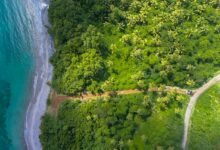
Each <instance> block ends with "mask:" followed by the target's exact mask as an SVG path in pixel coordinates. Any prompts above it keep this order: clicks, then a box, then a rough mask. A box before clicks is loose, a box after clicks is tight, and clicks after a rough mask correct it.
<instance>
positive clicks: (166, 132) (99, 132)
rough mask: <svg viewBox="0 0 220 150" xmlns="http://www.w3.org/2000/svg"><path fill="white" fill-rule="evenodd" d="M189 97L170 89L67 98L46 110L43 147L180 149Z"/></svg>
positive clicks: (54, 148) (50, 149) (56, 149)
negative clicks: (55, 110)
mask: <svg viewBox="0 0 220 150" xmlns="http://www.w3.org/2000/svg"><path fill="white" fill-rule="evenodd" d="M187 102H188V97H187V96H185V95H180V94H176V93H173V92H168V93H166V92H161V93H148V95H145V94H132V95H123V96H122V95H121V96H119V95H118V96H115V97H110V98H100V99H96V100H91V101H87V102H80V101H65V102H64V103H62V104H61V106H60V108H59V111H58V115H57V117H54V116H51V115H49V114H46V115H45V116H44V118H43V122H42V125H41V130H42V132H43V134H42V135H41V136H40V139H41V142H42V144H43V149H47V150H58V149H87V148H90V149H102V150H104V149H106V150H108V149H156V148H165V149H167V148H170V149H179V148H180V143H181V138H182V128H183V116H184V112H185V107H186V104H187Z"/></svg>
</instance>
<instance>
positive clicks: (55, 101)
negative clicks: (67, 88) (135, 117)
mask: <svg viewBox="0 0 220 150" xmlns="http://www.w3.org/2000/svg"><path fill="white" fill-rule="evenodd" d="M148 91H151V92H159V91H167V92H169V91H170V92H171V91H173V92H175V93H179V94H186V93H187V90H186V89H180V88H178V87H170V86H166V87H164V89H160V88H156V87H155V88H150V89H148ZM143 92H144V91H143V90H137V89H133V90H132V89H130V90H121V91H116V93H117V95H127V94H137V93H143ZM193 93H194V91H193ZM110 94H111V92H105V93H102V94H82V95H80V96H66V95H57V94H56V92H52V93H51V95H50V97H51V106H52V107H51V108H52V112H56V110H57V108H58V106H59V104H60V103H61V102H62V101H64V100H75V99H80V100H81V101H88V100H91V99H96V98H99V97H108V96H109V95H110Z"/></svg>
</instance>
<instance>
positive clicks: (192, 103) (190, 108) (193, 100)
mask: <svg viewBox="0 0 220 150" xmlns="http://www.w3.org/2000/svg"><path fill="white" fill-rule="evenodd" d="M218 81H220V74H219V75H217V76H215V77H214V78H212V79H211V80H210V81H209V82H207V83H206V84H204V85H203V86H202V87H200V88H199V89H197V90H196V92H195V94H194V95H193V96H192V97H191V98H190V102H189V104H188V106H187V109H186V113H185V119H184V132H183V139H182V149H183V150H185V149H186V144H187V135H188V130H189V125H190V116H191V114H192V111H193V108H194V106H195V104H196V101H197V99H198V97H199V96H200V95H201V94H202V93H203V92H205V91H206V90H207V89H208V88H209V87H210V86H212V85H213V84H215V83H216V82H218Z"/></svg>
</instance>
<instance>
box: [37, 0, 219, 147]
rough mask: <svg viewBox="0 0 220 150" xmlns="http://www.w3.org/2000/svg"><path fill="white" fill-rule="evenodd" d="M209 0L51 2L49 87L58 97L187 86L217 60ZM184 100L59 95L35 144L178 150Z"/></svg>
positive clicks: (213, 7)
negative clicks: (59, 101)
mask: <svg viewBox="0 0 220 150" xmlns="http://www.w3.org/2000/svg"><path fill="white" fill-rule="evenodd" d="M219 14H220V9H219V8H218V1H217V0H194V1H190V0H51V4H50V8H49V18H50V22H51V28H50V29H49V30H50V33H51V35H52V36H53V38H54V44H55V48H56V52H55V53H54V55H53V56H52V58H51V63H52V64H53V66H54V72H53V79H52V82H51V83H50V85H51V87H52V88H53V90H55V91H56V92H57V93H60V94H65V95H79V94H81V93H86V92H87V93H101V92H105V91H116V90H126V89H142V90H143V89H144V90H146V91H147V89H148V88H149V87H160V86H163V85H167V86H177V87H180V88H187V89H193V88H196V87H199V86H200V85H202V84H203V83H204V82H205V81H207V80H208V79H209V78H210V77H212V76H213V75H214V74H215V73H216V72H217V71H219V66H220V55H219V53H220V42H219V41H220V34H219V33H220V15H219ZM187 101H188V98H187V97H186V96H184V95H178V94H175V93H172V92H171V93H170V92H168V93H166V92H157V93H151V92H146V93H143V94H133V95H124V96H119V95H118V96H117V95H113V97H109V98H100V99H97V100H93V101H89V102H80V101H66V102H64V103H63V104H61V106H60V107H59V110H58V113H57V116H53V115H51V114H46V115H45V116H44V117H43V119H42V125H41V130H42V134H41V136H40V139H41V142H42V146H43V149H47V150H50V149H51V150H61V149H67V150H70V149H106V150H108V149H150V150H151V149H158V150H162V149H169V150H173V149H180V143H181V137H182V131H183V113H184V112H185V106H186V104H187Z"/></svg>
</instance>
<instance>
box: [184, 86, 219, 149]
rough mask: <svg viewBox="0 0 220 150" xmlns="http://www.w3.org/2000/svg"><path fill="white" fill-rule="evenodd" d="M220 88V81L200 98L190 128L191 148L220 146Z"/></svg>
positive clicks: (215, 147)
mask: <svg viewBox="0 0 220 150" xmlns="http://www.w3.org/2000/svg"><path fill="white" fill-rule="evenodd" d="M219 88H220V83H219V82H218V83H216V84H215V85H214V86H212V87H211V88H209V89H208V90H207V91H206V92H205V93H203V94H202V95H201V96H200V97H199V99H198V102H197V104H196V107H195V110H194V113H193V115H192V119H191V128H190V130H189V142H188V149H189V150H194V149H200V150H209V149H210V150H211V149H219V148H220V141H219V136H220V130H219V125H220V119H219V112H220V109H219V108H220V97H219V96H220V91H219Z"/></svg>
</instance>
